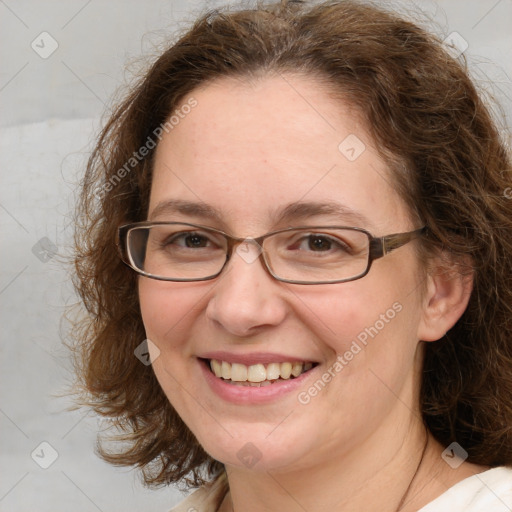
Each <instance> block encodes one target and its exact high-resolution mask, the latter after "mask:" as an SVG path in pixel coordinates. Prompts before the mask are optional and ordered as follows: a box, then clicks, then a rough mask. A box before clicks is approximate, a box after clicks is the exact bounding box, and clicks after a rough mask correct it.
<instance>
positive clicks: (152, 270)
mask: <svg viewBox="0 0 512 512" xmlns="http://www.w3.org/2000/svg"><path fill="white" fill-rule="evenodd" d="M425 231H426V227H423V228H421V229H417V230H415V231H409V232H407V233H396V234H392V235H387V236H383V237H374V236H373V235H371V234H370V233H369V232H368V231H366V230H365V229H362V228H355V227H345V226H313V227H311V226H306V227H294V228H286V229H281V230H278V231H272V232H270V233H267V234H266V235H263V236H260V237H257V238H237V237H233V236H230V235H228V234H227V233H224V232H223V231H220V230H218V229H213V228H210V227H206V226H200V225H197V224H188V223H183V222H137V223H134V224H126V225H124V226H121V227H120V228H119V231H118V248H119V252H120V256H121V258H122V260H123V261H124V262H125V263H126V264H127V265H129V266H130V267H131V268H132V269H133V270H135V271H136V272H138V273H139V274H141V275H143V276H146V277H150V278H152V279H158V280H161V281H207V280H209V279H214V278H216V277H217V276H218V275H219V274H220V273H221V272H222V271H223V269H224V267H226V265H227V263H228V262H229V260H230V259H231V258H232V257H233V252H236V253H237V254H238V255H239V256H240V257H242V258H243V259H244V260H245V261H246V262H248V263H252V262H253V261H255V260H256V259H259V260H260V261H261V262H262V263H263V266H264V267H265V269H266V270H267V272H268V273H269V274H270V275H271V276H272V277H274V278H275V279H277V280H278V281H282V282H285V283H293V284H331V283H344V282H347V281H354V280H356V279H360V278H361V277H364V276H365V275H366V274H367V273H368V272H369V270H370V267H371V265H372V262H373V261H374V260H376V259H379V258H382V257H383V256H386V254H389V253H390V252H391V251H393V250H395V249H398V248H399V247H402V245H405V244H407V243H409V242H410V241H411V240H414V239H415V238H418V237H419V236H421V235H423V234H424V233H425ZM235 247H236V250H235Z"/></svg>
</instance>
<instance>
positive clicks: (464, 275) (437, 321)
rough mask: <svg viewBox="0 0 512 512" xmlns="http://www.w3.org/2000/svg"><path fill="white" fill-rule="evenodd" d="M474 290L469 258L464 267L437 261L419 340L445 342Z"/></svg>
mask: <svg viewBox="0 0 512 512" xmlns="http://www.w3.org/2000/svg"><path fill="white" fill-rule="evenodd" d="M443 259H444V258H443ZM431 268H432V267H431ZM472 290H473V270H472V266H471V263H470V261H469V258H468V260H467V261H464V263H463V264H460V263H459V264H454V263H452V264H451V265H450V266H447V265H446V260H445V259H444V261H443V262H441V261H440V259H437V261H436V265H435V266H433V268H432V271H431V272H430V273H429V275H428V277H427V286H426V293H425V297H424V301H423V311H422V314H421V319H420V323H419V325H418V339H420V340H422V341H437V340H439V339H441V338H442V337H443V336H444V335H445V334H446V333H447V332H448V331H449V330H450V329H451V328H452V327H453V326H454V325H455V324H456V323H457V320H459V318H460V317H461V316H462V314H463V313H464V311H465V310H466V307H467V305H468V302H469V298H470V296H471V291H472Z"/></svg>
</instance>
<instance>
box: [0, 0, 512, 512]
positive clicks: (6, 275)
mask: <svg viewBox="0 0 512 512" xmlns="http://www.w3.org/2000/svg"><path fill="white" fill-rule="evenodd" d="M221 3H223V2H214V1H209V2H205V1H195V2H186V1H184V0H175V1H169V0H149V1H144V2H143V1H136V0H125V1H122V0H110V1H108V2H107V1H103V2H101V1H100V0H89V1H87V0H67V1H64V0H60V1H56V0H48V1H36V0H17V1H16V0H5V1H2V0H0V27H1V33H0V38H1V40H0V52H1V62H2V66H1V68H0V108H1V117H0V125H1V127H2V129H1V133H2V137H1V140H0V146H1V147H0V166H1V182H0V183H1V188H0V225H1V229H2V238H1V240H2V244H1V247H2V257H1V260H0V261H1V262H2V266H1V274H0V301H1V312H2V323H1V325H2V329H1V337H2V339H1V345H0V347H1V363H0V365H1V366H0V393H1V396H0V397H1V404H0V429H1V435H0V439H1V445H0V449H1V466H0V512H3V511H9V512H17V511H27V510H34V511H41V512H44V511H52V512H60V511H63V512H64V511H69V510H73V511H84V512H89V511H91V512H94V511H98V510H100V511H103V512H106V511H109V512H114V511H125V512H130V511H139V510H144V511H165V510H168V509H169V508H170V507H171V506H172V505H173V504H174V503H176V502H177V501H179V499H181V494H180V493H179V492H178V491H176V490H174V489H163V490H159V491H147V490H145V489H144V488H143V487H142V486H141V485H140V483H138V480H137V476H136V474H134V472H132V471H130V470H127V469H117V468H112V467H110V466H108V465H107V464H105V463H103V462H102V461H101V460H99V459H98V458H97V457H96V456H95V455H94V453H93V447H94V439H95V434H96V431H97V430H98V428H99V424H98V421H97V420H96V419H95V418H93V417H91V416H87V415H86V414H85V411H75V412H68V411H66V407H67V406H68V405H69V404H70V400H69V398H66V397H65V396H60V395H62V393H63V392H64V391H65V389H66V386H67V385H68V384H69V382H70V379H71V378H72V376H71V373H70V370H71V366H70V362H69V354H68V352H67V350H66V349H65V347H64V346H63V344H62V341H61V338H62V332H63V330H65V325H62V326H60V323H61V316H62V314H63V311H64V308H65V306H66V305H67V304H70V303H72V302H73V301H74V300H75V298H74V296H73V292H72V288H71V286H70V283H69V276H68V274H67V273H66V270H65V268H64V266H63V260H64V258H65V257H66V255H69V251H70V241H71V238H70V237H71V232H72V224H71V223H70V212H71V211H72V209H73V193H74V191H76V187H77V185H76V183H77V181H78V179H79V175H80V172H81V171H82V169H83V165H84V162H85V159H86V157H87V152H88V151H89V150H90V147H91V143H92V141H93V139H94V135H95V134H96V133H97V130H98V128H99V126H100V123H99V121H98V119H99V117H100V116H101V114H102V112H104V111H105V109H106V108H108V106H109V105H111V104H112V100H111V98H112V95H113V94H114V92H115V91H117V90H119V87H121V86H122V85H123V83H124V82H126V81H127V82H129V81H130V72H128V73H127V72H125V67H126V65H127V64H129V68H130V69H131V71H136V70H137V69H140V65H141V59H140V57H141V55H145V56H148V55H154V54H156V52H157V48H158V45H161V44H162V43H163V42H164V41H165V39H166V37H168V36H169V34H172V33H173V32H174V31H175V30H176V29H180V30H181V29H183V28H184V27H186V26H187V23H188V22H190V21H191V20H192V19H193V18H194V16H195V14H197V13H198V12H199V11H200V10H201V9H202V8H204V7H205V6H210V7H213V6H215V5H217V4H221ZM376 3H379V2H376ZM384 3H386V4H390V2H384ZM394 4H396V5H397V6H398V8H400V9H401V10H406V11H412V12H418V11H420V12H423V13H424V14H423V15H424V17H426V19H429V18H430V19H433V20H435V25H434V28H433V30H435V31H436V32H437V33H438V34H440V35H442V36H443V38H444V37H446V36H448V35H449V34H452V33H453V32H457V34H458V35H456V36H455V39H454V36H452V37H451V39H452V40H458V41H459V42H458V43H457V44H459V45H460V44H464V41H466V42H467V45H468V48H467V50H466V51H465V56H466V57H467V59H468V63H469V67H470V69H471V72H472V74H473V76H474V77H475V79H476V80H477V82H478V84H479V86H480V87H481V88H482V89H484V90H485V91H488V92H489V93H491V94H493V95H495V96H496V97H497V98H498V100H499V101H500V103H501V105H502V113H503V115H504V116H505V121H506V122H507V123H508V125H509V126H510V124H511V123H510V122H511V119H512V85H511V81H510V76H512V69H511V67H512V59H510V55H512V40H511V35H510V26H511V21H512V0H498V1H497V0H472V1H462V0H438V1H434V0H428V1H427V0H425V1H420V0H416V1H415V2H405V1H403V2H401V3H397V2H394ZM44 31H46V32H48V33H49V34H50V35H51V36H52V38H53V39H54V40H55V41H56V42H57V44H58V48H57V50H56V51H55V52H54V53H53V54H52V55H50V56H49V57H47V58H42V57H41V56H40V55H39V54H38V53H36V51H34V50H33V49H32V47H31V43H32V42H33V41H35V43H34V45H39V46H38V48H39V51H40V53H41V52H42V53H44V51H48V49H49V48H50V44H51V41H50V40H49V39H48V38H47V36H40V34H41V33H42V32H44ZM41 39H43V41H42V42H41ZM41 239H47V240H46V242H44V241H43V242H41ZM44 243H46V244H50V245H49V247H50V253H49V254H48V256H49V257H50V258H49V260H48V261H46V262H45V261H44V260H41V254H40V253H38V252H37V247H40V246H41V244H44ZM34 247H35V249H34ZM53 250H55V251H56V253H55V254H53V252H52V251H53ZM34 251H35V252H36V253H37V254H34ZM42 442H47V443H49V444H50V445H51V447H52V448H49V447H48V446H47V445H42V446H41V445H40V443H42ZM52 449H53V450H55V453H56V457H57V458H56V459H55V461H54V462H53V463H52V464H51V466H50V467H49V468H48V469H43V468H42V467H40V464H43V465H44V464H45V463H46V464H48V463H50V462H52V460H53V459H52V456H53V455H52V454H53V452H52ZM34 450H35V451H34ZM31 454H33V458H32V457H31ZM36 461H37V462H38V463H39V464H38V463H36Z"/></svg>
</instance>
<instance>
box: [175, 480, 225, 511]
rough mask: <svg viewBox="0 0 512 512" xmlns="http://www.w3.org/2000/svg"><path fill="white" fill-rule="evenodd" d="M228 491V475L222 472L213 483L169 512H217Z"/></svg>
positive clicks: (194, 493) (200, 489)
mask: <svg viewBox="0 0 512 512" xmlns="http://www.w3.org/2000/svg"><path fill="white" fill-rule="evenodd" d="M227 491H228V481H227V477H226V473H225V472H222V473H221V474H220V475H219V476H218V477H217V478H216V479H215V480H214V481H213V482H212V483H210V484H208V485H204V486H203V487H200V488H199V489H197V491H194V492H193V493H192V494H191V495H190V496H188V497H187V498H186V499H185V500H183V501H182V502H181V503H180V504H178V505H176V506H175V507H174V508H172V509H171V510H170V511H169V512H217V510H218V508H219V506H220V504H221V502H222V500H223V499H224V496H225V495H226V493H227Z"/></svg>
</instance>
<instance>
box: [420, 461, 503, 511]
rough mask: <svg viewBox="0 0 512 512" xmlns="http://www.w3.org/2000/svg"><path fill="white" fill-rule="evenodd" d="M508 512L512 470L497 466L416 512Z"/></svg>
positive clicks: (471, 477)
mask: <svg viewBox="0 0 512 512" xmlns="http://www.w3.org/2000/svg"><path fill="white" fill-rule="evenodd" d="M446 510H450V511H451V512H489V511H491V510H492V512H510V510H512V468H508V467H504V466H501V467H497V468H492V469H489V470H487V471H484V472H483V473H478V474H476V475H473V476H470V477H468V478H466V479H464V480H462V481H460V482H459V483H457V484H455V485H454V486H453V487H450V488H449V489H448V490H447V491H446V492H445V493H443V494H441V496H439V497H438V498H436V499H435V500H434V501H432V502H430V503H429V504H428V505H426V506H425V507H423V508H422V509H421V510H419V511H418V512H440V511H446Z"/></svg>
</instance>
